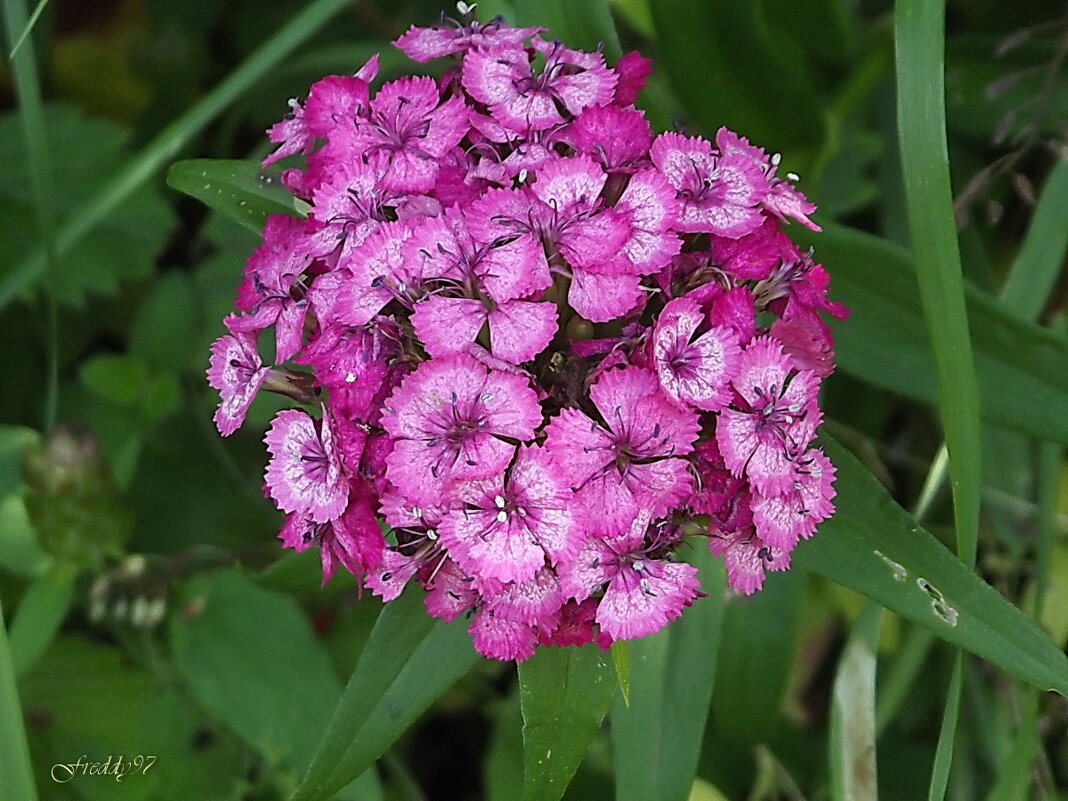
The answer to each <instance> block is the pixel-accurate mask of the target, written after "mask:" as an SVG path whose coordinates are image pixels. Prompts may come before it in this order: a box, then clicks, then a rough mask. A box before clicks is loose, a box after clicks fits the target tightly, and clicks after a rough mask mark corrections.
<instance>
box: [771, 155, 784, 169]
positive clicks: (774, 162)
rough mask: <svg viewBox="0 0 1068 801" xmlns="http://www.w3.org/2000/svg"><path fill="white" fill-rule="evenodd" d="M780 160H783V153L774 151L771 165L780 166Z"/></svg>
mask: <svg viewBox="0 0 1068 801" xmlns="http://www.w3.org/2000/svg"><path fill="white" fill-rule="evenodd" d="M780 161H782V153H772V154H771V166H772V167H778V166H779V162H780Z"/></svg>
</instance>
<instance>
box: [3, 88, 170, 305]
mask: <svg viewBox="0 0 1068 801" xmlns="http://www.w3.org/2000/svg"><path fill="white" fill-rule="evenodd" d="M42 125H43V126H44V130H45V131H46V134H45V135H46V136H47V145H48V151H49V154H50V158H49V159H48V167H49V171H48V173H47V174H46V175H45V176H44V180H45V181H46V183H47V187H48V190H47V191H50V193H51V195H52V197H53V198H54V201H55V214H56V217H57V219H58V227H57V230H56V260H55V266H54V269H53V270H52V272H51V274H50V276H49V287H50V288H51V290H52V291H53V292H54V293H55V295H56V299H57V300H58V301H60V302H61V303H64V304H67V305H84V303H85V301H86V298H87V297H88V296H90V295H96V296H99V295H108V294H112V293H114V292H115V291H116V290H117V289H118V286H119V283H120V281H123V280H128V279H133V278H141V277H144V276H146V275H148V274H150V273H151V271H152V266H153V262H154V260H155V257H156V255H157V254H158V253H159V251H160V250H161V249H162V247H163V246H164V244H165V243H166V237H167V234H168V233H169V232H170V230H171V229H172V227H173V225H174V221H175V217H174V213H173V212H172V211H171V209H170V207H169V206H168V205H167V204H166V203H164V202H163V200H162V199H161V198H160V195H159V193H158V192H157V191H156V189H155V187H151V186H142V185H139V186H138V187H137V188H136V190H135V191H134V190H131V192H130V193H128V194H127V195H125V196H124V197H123V198H121V199H120V200H119V201H118V202H117V203H115V204H113V205H112V206H111V207H110V208H109V210H108V213H107V214H104V215H101V216H100V218H99V220H98V221H97V225H95V226H94V230H93V231H92V232H87V236H86V237H85V238H84V239H82V240H81V241H80V243H79V247H78V249H77V252H73V251H71V250H70V249H69V248H68V249H66V250H65V249H64V248H63V247H62V239H63V235H62V232H63V229H64V228H65V227H66V226H67V225H68V224H69V222H70V219H71V217H72V216H73V215H74V214H75V213H76V210H77V209H78V208H79V207H80V205H81V204H82V203H84V202H86V200H87V199H88V198H90V197H91V196H92V195H93V193H94V191H95V190H96V188H97V187H98V186H100V184H101V183H104V182H105V181H106V180H107V177H108V176H109V175H110V174H111V173H112V171H113V170H115V169H117V168H118V167H119V165H121V164H122V163H123V162H124V160H125V159H126V154H125V152H124V148H125V145H126V141H127V139H128V138H129V131H128V130H127V129H125V128H123V127H121V126H120V125H118V124H117V123H115V122H113V121H111V120H105V119H101V118H89V117H86V116H84V115H83V114H82V113H81V112H80V111H78V110H76V109H73V108H70V107H68V106H62V105H48V106H45V107H44V109H43V121H42ZM0 163H3V164H4V165H6V167H7V169H5V170H4V171H3V174H2V175H0V207H2V208H3V211H4V214H3V215H2V216H0V240H2V241H3V242H4V243H5V247H4V248H3V249H0V294H5V293H6V288H7V286H8V285H9V282H10V281H13V280H15V273H16V272H17V269H18V267H17V263H18V261H19V260H24V259H27V258H31V256H33V254H36V258H37V259H38V264H39V265H40V266H39V267H38V268H37V269H36V274H35V278H37V277H40V276H41V275H43V274H44V272H45V267H46V264H47V258H46V256H45V251H44V250H42V249H41V239H40V235H39V233H38V225H37V223H36V221H35V217H36V211H35V209H36V206H37V202H38V201H37V198H36V197H35V195H34V192H33V191H32V187H33V183H32V182H31V180H30V173H29V163H30V162H29V156H28V153H27V149H26V145H25V144H24V142H23V137H22V136H21V135H20V132H19V121H18V118H17V115H14V114H5V115H2V116H0ZM26 286H27V285H22V286H20V288H19V289H18V290H17V291H23V290H24V289H25V288H26ZM0 305H2V303H0Z"/></svg>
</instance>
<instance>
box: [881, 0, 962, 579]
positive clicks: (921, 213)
mask: <svg viewBox="0 0 1068 801" xmlns="http://www.w3.org/2000/svg"><path fill="white" fill-rule="evenodd" d="M894 20H895V45H896V64H897V125H898V137H899V140H900V144H901V163H902V169H903V170H904V174H905V203H906V206H907V209H908V218H909V230H910V232H911V235H912V245H913V250H914V252H915V254H916V266H917V274H918V277H919V285H920V297H921V299H922V301H923V310H924V317H925V319H926V321H927V331H928V333H929V334H930V337H931V346H932V350H933V351H934V358H935V369H936V372H937V374H938V397H939V412H940V414H941V416H942V428H943V430H944V431H945V438H946V448H947V449H948V451H949V474H950V481H951V483H952V486H953V517H954V524H955V526H956V532H957V553H958V555H959V556H960V558H961V559H963V560H964V561H965V562H967V563H968V564H974V563H975V554H976V548H977V543H978V539H979V495H980V488H981V486H982V469H981V467H982V465H981V462H980V454H979V443H980V441H981V439H980V431H979V385H978V381H977V379H976V373H975V364H974V360H973V358H972V345H971V337H970V335H969V331H968V314H967V311H966V309H965V305H964V279H963V276H962V274H961V266H960V250H959V247H958V244H957V232H956V227H955V224H954V219H953V193H952V190H951V188H950V185H949V154H948V150H947V145H946V105H945V77H944V70H945V3H944V2H931V0H899V2H898V4H897V7H896V13H895V15H894Z"/></svg>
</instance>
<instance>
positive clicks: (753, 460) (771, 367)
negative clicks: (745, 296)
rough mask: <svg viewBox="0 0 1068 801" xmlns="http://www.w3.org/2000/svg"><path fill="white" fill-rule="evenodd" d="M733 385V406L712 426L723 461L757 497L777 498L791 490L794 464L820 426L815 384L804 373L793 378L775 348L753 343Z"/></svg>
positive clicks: (766, 341) (761, 340)
mask: <svg viewBox="0 0 1068 801" xmlns="http://www.w3.org/2000/svg"><path fill="white" fill-rule="evenodd" d="M732 384H733V386H734V389H735V390H736V393H737V394H736V399H735V402H734V403H732V405H731V406H730V407H729V408H726V409H724V410H723V411H722V412H721V413H720V418H719V423H718V424H717V426H716V442H717V443H718V444H719V449H720V452H721V453H722V454H723V460H724V462H725V463H726V465H727V467H729V468H730V470H731V473H733V474H734V475H736V476H740V475H742V474H743V473H744V474H745V475H746V476H747V477H748V478H749V481H750V482H751V483H752V485H753V487H754V488H755V489H756V490H757V491H759V492H761V493H763V494H766V495H781V494H783V493H785V492H787V491H788V490H789V489H790V488H791V486H792V484H793V480H794V471H793V466H792V462H793V461H794V460H795V459H796V458H797V457H798V456H799V455H800V454H801V453H802V452H803V451H804V450H805V448H806V447H807V446H808V443H809V442H811V441H812V438H813V436H814V435H815V432H816V427H817V426H818V425H819V423H820V419H821V413H820V410H819V407H818V406H817V405H816V392H817V390H818V389H819V379H818V378H817V376H816V375H815V374H814V373H812V372H810V371H807V370H804V371H801V372H794V371H793V365H792V364H791V363H790V360H789V359H788V358H787V357H786V355H785V354H784V353H783V351H782V347H781V346H780V345H779V343H778V342H776V341H775V340H773V339H771V338H770V337H757V338H756V339H754V340H753V341H752V342H751V343H750V344H749V346H748V347H747V348H746V349H745V350H744V351H743V353H742V358H741V365H740V369H739V372H738V375H737V376H736V377H735V378H734V379H733V380H732Z"/></svg>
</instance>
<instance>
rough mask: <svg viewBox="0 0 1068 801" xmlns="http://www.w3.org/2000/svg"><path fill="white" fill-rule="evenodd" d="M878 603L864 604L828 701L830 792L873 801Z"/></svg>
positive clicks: (841, 799)
mask: <svg viewBox="0 0 1068 801" xmlns="http://www.w3.org/2000/svg"><path fill="white" fill-rule="evenodd" d="M882 611H883V610H882V608H881V607H879V606H878V605H877V604H874V603H868V604H867V606H866V607H865V608H864V611H863V612H862V613H861V615H860V617H859V618H857V621H856V623H854V624H853V633H852V634H851V636H850V638H849V641H848V642H847V643H846V647H845V650H843V651H842V657H841V659H840V660H839V662H838V672H837V674H836V675H835V678H834V695H833V698H832V700H831V743H830V758H831V797H832V798H833V799H835V801H875V800H876V799H877V798H878V787H877V784H876V781H875V779H876V773H875V665H876V659H875V649H876V646H877V645H878V640H879V623H880V622H881V620H882Z"/></svg>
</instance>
